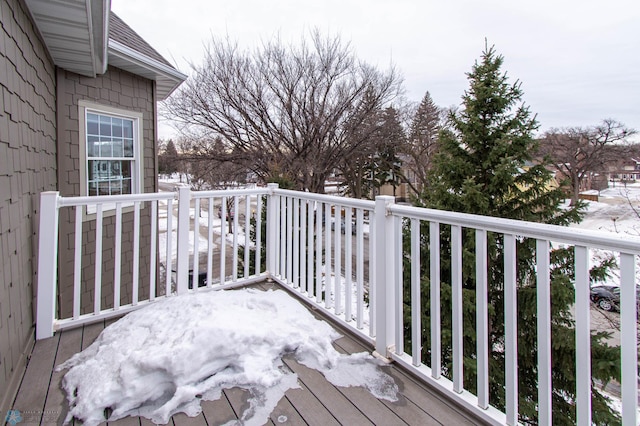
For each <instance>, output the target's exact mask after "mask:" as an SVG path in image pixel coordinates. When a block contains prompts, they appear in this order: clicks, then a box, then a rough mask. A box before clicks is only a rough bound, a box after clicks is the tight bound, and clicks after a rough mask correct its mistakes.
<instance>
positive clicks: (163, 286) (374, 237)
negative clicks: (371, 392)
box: [36, 185, 640, 425]
mask: <svg viewBox="0 0 640 426" xmlns="http://www.w3.org/2000/svg"><path fill="white" fill-rule="evenodd" d="M176 196H177V199H176ZM176 204H177V216H176V217H175V218H174V216H173V211H174V205H176ZM87 206H91V207H92V210H91V211H94V210H93V209H95V216H87V215H86V212H85V210H86V207H87ZM227 206H228V207H231V210H230V211H232V212H233V214H232V215H231V217H230V218H228V217H227V216H228V211H227V209H226V208H224V207H227ZM165 208H166V212H167V217H166V227H165V226H164V222H163V223H162V227H160V226H159V222H158V213H159V211H160V210H162V209H165ZM263 208H264V209H266V222H263V216H262V214H261V212H262V211H263ZM63 209H73V210H74V214H75V222H74V224H73V235H71V236H68V238H69V239H71V238H73V241H74V244H73V247H74V249H73V259H74V261H73V277H74V278H73V286H72V288H73V290H72V291H73V298H72V299H73V308H72V310H71V312H70V314H69V315H68V316H65V317H62V318H60V315H59V314H58V313H59V307H58V306H57V305H56V303H57V301H58V300H59V299H60V294H59V292H58V288H59V284H63V283H58V279H57V277H58V266H59V265H58V263H59V262H58V241H59V239H60V238H59V237H60V236H59V235H58V232H59V231H58V230H59V229H60V228H59V227H60V224H59V217H60V216H59V212H60V211H61V210H63ZM142 209H150V210H145V212H146V214H148V215H149V217H150V235H145V237H144V238H142V239H141V232H140V229H141V225H140V223H141V219H140V217H141V216H140V215H141V210H142ZM129 210H131V211H132V214H133V219H132V220H133V225H132V228H131V229H132V233H133V237H132V241H133V243H132V247H124V246H123V242H122V233H123V231H122V229H123V222H125V221H124V220H123V217H124V213H123V212H124V211H129ZM106 212H108V214H109V216H107V214H106ZM218 212H219V215H220V217H218V220H216V217H217V216H218ZM205 213H206V215H205ZM129 214H131V213H129ZM106 217H109V218H110V219H109V221H110V223H111V222H113V225H114V226H113V229H112V230H110V231H109V232H111V234H110V235H112V237H110V238H112V239H113V242H109V247H112V250H113V252H110V254H109V256H110V258H109V259H110V261H113V264H114V265H115V266H114V271H113V277H112V278H111V277H109V278H110V279H109V280H108V283H109V286H111V288H110V289H108V290H110V291H109V294H112V295H113V302H109V303H105V301H104V297H102V294H103V293H104V291H105V281H104V280H103V278H104V272H103V266H102V265H103V261H102V258H101V256H102V253H103V251H104V250H103V247H102V245H101V244H102V241H103V239H104V235H105V234H104V233H103V228H105V229H106V226H105V225H103V221H104V220H105V218H106ZM87 219H88V220H89V221H94V222H95V226H93V227H88V228H87V229H88V230H87V229H83V223H85V224H86V222H87ZM163 219H164V218H163ZM40 220H41V222H40V249H39V259H38V277H39V280H38V309H37V329H36V335H37V338H38V339H42V338H46V337H49V336H51V335H52V334H53V333H54V332H55V331H56V330H60V329H63V328H65V327H73V326H77V325H80V324H83V323H87V322H91V321H97V320H100V319H104V318H108V317H114V316H119V315H122V314H123V313H125V312H128V311H130V310H133V309H137V308H139V307H141V306H144V305H146V304H148V303H151V302H153V301H154V300H158V299H159V298H163V297H171V296H173V295H175V294H184V293H193V292H198V291H208V290H210V289H223V288H230V287H235V286H241V285H245V284H249V283H253V282H259V281H262V280H264V279H272V280H274V281H276V282H278V283H279V284H281V285H282V286H283V287H285V288H287V289H288V290H289V291H290V292H291V293H292V294H294V295H296V296H297V297H299V298H300V299H302V300H304V301H306V302H307V303H310V304H313V305H314V306H316V307H317V308H318V309H321V310H323V311H325V313H328V314H330V315H331V316H332V317H333V318H334V319H336V320H338V321H341V322H342V323H343V324H344V325H345V326H346V327H349V328H350V329H352V330H353V331H354V332H355V333H356V334H358V335H360V336H361V337H363V338H365V339H367V340H369V341H370V342H372V344H373V345H375V349H376V352H377V353H379V354H380V355H382V356H383V357H386V358H389V359H392V360H394V361H395V362H397V363H399V364H402V365H403V366H405V367H406V368H408V369H410V370H412V371H413V372H414V373H415V374H416V375H417V376H418V377H420V378H421V379H422V380H424V381H425V382H427V383H430V384H432V385H435V386H436V387H437V388H439V389H442V390H443V391H444V392H446V393H447V394H448V395H449V396H450V397H452V398H454V399H456V400H457V401H458V402H460V403H461V404H463V405H464V406H465V407H467V408H468V409H469V410H471V411H472V412H474V413H475V414H476V415H477V416H479V417H480V418H482V419H484V420H485V421H487V422H489V423H493V424H516V423H517V421H518V420H517V419H518V395H519V392H518V363H517V360H518V359H517V357H518V354H517V350H518V349H517V341H518V329H517V312H518V306H517V294H518V293H517V291H518V290H517V288H518V282H517V281H518V274H517V269H516V250H517V247H518V243H519V242H520V241H523V240H524V239H530V240H532V241H535V255H534V257H535V258H534V259H531V261H532V262H533V263H535V265H536V268H535V270H536V277H535V280H536V287H537V296H536V297H537V350H538V360H537V371H538V384H539V386H538V387H539V392H538V395H537V396H534V397H535V398H537V401H538V416H539V417H538V422H539V424H552V422H553V414H552V391H553V387H552V380H551V378H552V371H551V366H552V362H551V361H552V359H551V357H552V346H551V291H550V278H549V275H550V270H551V265H550V262H551V261H550V252H551V247H555V246H557V245H560V244H562V245H566V247H571V248H573V253H574V256H575V265H574V267H575V279H574V285H575V334H576V354H577V355H576V374H577V386H576V391H577V393H576V400H575V405H576V409H577V416H578V417H577V418H578V423H579V424H585V425H588V424H591V393H590V390H591V380H592V378H591V373H590V372H591V344H590V343H591V340H590V330H591V325H590V299H589V262H590V251H591V250H593V249H598V250H608V251H611V252H613V253H614V254H615V255H616V256H617V258H619V269H620V271H619V272H620V284H621V306H620V312H621V313H620V322H621V338H620V341H621V352H622V357H621V366H622V417H623V424H624V425H636V424H637V422H638V421H639V420H640V419H638V416H637V411H636V408H637V403H638V388H637V377H638V355H637V353H638V352H637V335H636V332H637V329H636V328H637V322H636V321H637V315H638V312H637V305H636V268H637V266H636V265H637V260H638V256H639V255H640V239H638V238H632V237H629V236H624V237H621V236H617V235H609V234H603V233H599V232H587V231H584V230H580V231H578V230H576V229H571V228H564V227H556V226H551V225H540V224H535V223H526V222H519V221H513V220H505V219H497V218H492V217H483V216H475V215H468V214H459V213H452V212H443V211H436V210H429V209H422V208H414V207H408V206H402V205H397V204H395V203H394V200H393V197H387V196H380V197H377V198H376V201H375V202H373V201H364V200H355V199H349V198H342V197H334V196H326V195H318V194H310V193H305V192H297V191H288V190H282V189H279V188H277V186H276V185H269V187H268V188H257V189H243V190H225V191H209V192H191V191H190V190H189V189H188V188H181V189H180V190H179V192H178V193H177V194H174V193H158V194H139V195H123V196H110V197H60V196H59V195H58V193H56V192H49V193H43V194H42V201H41V215H40ZM127 220H129V221H131V220H130V219H127ZM228 220H230V221H231V222H232V230H233V233H231V234H229V235H226V234H227V233H226V227H227V226H228ZM174 222H175V223H174ZM85 226H86V225H85ZM127 226H129V225H127ZM217 226H220V229H219V230H218V231H217ZM159 229H160V230H159ZM443 229H446V230H447V231H446V232H447V235H448V238H449V239H450V241H451V243H450V258H447V259H441V256H440V254H441V253H440V242H441V241H440V235H441V233H442V230H443ZM163 230H166V231H163ZM104 232H106V231H104ZM163 232H166V237H165V238H166V243H164V247H163V248H162V251H163V252H162V253H159V242H160V241H161V240H162V241H165V240H164V239H162V238H160V237H161V235H162V234H163ZM87 233H90V234H91V237H90V238H88V237H87ZM174 233H175V236H174ZM83 234H84V235H85V236H84V238H88V240H87V241H89V240H90V241H95V243H93V242H92V243H91V244H92V245H91V247H93V251H92V254H91V255H89V256H88V255H86V253H83V249H85V248H86V247H87V244H86V243H85V240H83ZM203 234H204V237H203ZM488 235H491V236H492V238H493V237H494V236H496V235H498V236H500V238H501V241H503V253H502V255H501V256H502V257H501V258H503V262H504V265H503V268H504V269H503V271H504V283H501V285H502V286H503V288H504V295H503V297H504V317H505V335H504V358H505V371H504V375H505V396H506V408H505V411H504V412H502V411H499V410H497V409H496V408H495V407H493V406H492V405H491V403H492V401H491V400H490V397H489V383H490V380H489V375H490V371H489V359H488V355H487V354H488V352H489V350H490V348H489V340H488V335H489V324H488V320H487V319H488V317H489V312H488V310H489V306H490V304H491V302H492V301H490V300H487V293H488V290H487V289H488V286H489V284H490V283H489V279H490V277H489V276H488V273H487V271H488V267H487V263H488V262H489V261H495V259H490V256H491V253H489V250H488V249H487V247H488V244H487V238H488ZM431 236H438V237H437V238H435V237H433V238H432V237H431ZM471 237H472V238H473V240H474V241H475V246H474V247H475V277H474V279H475V282H476V283H477V284H476V309H475V310H476V318H475V324H476V341H477V348H476V353H477V360H476V363H477V365H476V370H477V380H476V382H477V387H476V388H475V389H465V387H464V383H463V376H464V368H465V367H464V364H463V324H464V320H463V309H462V306H463V286H462V282H463V272H462V270H463V247H464V245H463V240H464V238H471ZM201 238H203V239H204V244H202V246H200V244H199V241H200V239H201ZM190 239H191V240H192V241H193V243H192V245H193V249H192V250H191V254H190V244H191V243H190ZM141 241H143V242H144V244H141ZM427 241H428V243H427ZM142 246H144V250H145V251H146V250H148V253H149V259H151V261H150V265H149V266H148V268H147V270H148V271H149V273H148V276H145V277H144V283H141V282H140V279H141V277H140V276H139V275H138V273H137V270H138V269H139V268H140V265H139V264H138V263H136V262H137V260H136V259H137V258H139V257H140V250H141V247H142ZM263 246H264V247H266V250H264V251H263V249H262V247H263ZM123 247H124V248H123ZM174 247H175V248H176V250H175V251H174V249H173V248H174ZM241 247H244V248H247V247H248V248H250V249H251V250H240V248H241ZM425 247H428V253H429V256H428V258H423V257H424V256H423V255H422V254H421V252H423V251H424V248H425ZM123 250H125V251H128V250H131V251H132V254H133V256H132V258H131V259H130V261H131V262H132V264H131V265H130V267H131V269H130V270H131V271H132V276H131V281H130V282H126V283H123V282H121V279H120V271H121V269H120V268H121V267H122V265H123V264H124V263H126V262H127V261H128V260H125V259H124V258H123V256H122V253H123ZM89 251H91V250H89ZM174 253H175V254H174ZM87 257H88V258H89V260H87ZM125 257H126V256H125ZM443 260H444V261H446V262H448V264H450V265H451V268H450V270H451V271H452V273H451V276H450V277H448V276H447V277H444V276H440V275H441V262H442V261H443ZM263 261H264V262H263ZM87 262H89V264H91V262H93V268H95V269H94V270H93V276H94V277H95V279H93V281H92V282H86V280H84V279H83V276H84V274H85V272H83V271H85V268H86V267H87V266H86V264H87ZM156 262H157V263H156ZM252 262H253V263H252ZM229 263H230V270H229V269H228V266H229V265H228V264H229ZM263 264H266V267H262V266H261V265H263ZM421 264H423V265H425V266H426V265H429V267H428V268H422V269H421ZM159 265H165V267H164V270H163V269H162V268H160V267H159ZM66 267H67V265H66V264H65V268H66ZM174 269H175V274H174V273H173V270H174ZM423 269H428V271H429V272H428V279H429V282H430V283H433V284H432V285H430V286H429V300H430V301H431V302H432V303H431V304H430V312H429V313H430V318H432V320H431V321H430V323H429V324H422V323H421V322H422V320H421V318H422V313H423V312H424V311H425V307H424V306H422V300H423V299H422V296H424V295H421V290H422V287H423V285H422V280H423V279H425V278H427V277H423V276H421V275H422V274H423V272H422V271H423ZM158 271H159V273H158ZM405 275H406V277H405ZM190 276H191V278H189V277H190ZM199 277H203V278H202V280H200V279H199ZM405 278H406V279H405ZM189 280H191V285H189ZM405 282H406V283H408V288H404V283H405ZM441 282H446V283H447V285H448V286H449V287H450V288H451V300H452V305H451V306H450V307H447V309H450V310H451V312H452V318H451V334H452V339H451V341H449V342H443V341H442V324H441V321H440V318H441V310H442V309H443V307H442V306H441V303H440V302H438V303H433V301H440V300H441V294H440V291H441V284H440V283H441ZM127 286H129V287H127ZM87 287H89V288H90V289H92V291H90V292H89V294H90V295H91V296H92V298H93V299H92V302H91V306H88V307H87V306H83V304H82V301H83V300H85V299H86V298H85V299H83V298H82V297H81V294H82V293H83V292H84V291H86V288H87ZM125 287H127V288H130V289H131V291H130V293H131V296H130V300H128V301H127V303H125V304H122V303H121V299H122V297H121V292H122V291H123V290H122V289H123V288H125ZM190 287H191V288H190ZM141 288H143V289H144V292H143V293H144V294H145V296H144V297H141V292H140V289H141ZM147 289H148V290H147ZM127 291H128V290H127ZM407 295H409V296H407ZM405 299H406V300H405ZM407 307H410V311H411V315H410V316H408V315H407V316H406V317H405V312H404V311H405V310H406V308H407ZM407 317H408V318H407ZM423 330H428V332H429V335H430V341H431V342H432V343H431V346H430V347H429V348H427V347H425V342H423V340H422V339H423V334H422V332H423ZM405 334H406V335H405ZM409 337H410V338H409ZM405 341H409V342H410V344H409V346H410V347H407V348H405ZM449 345H450V346H451V353H452V356H451V359H452V362H451V366H452V367H451V370H450V371H447V373H446V376H448V377H445V375H443V361H442V351H443V347H444V346H447V347H448V346H449ZM427 350H428V351H429V352H430V359H429V360H427V362H425V360H424V357H423V355H422V354H423V353H427V352H426V351H427Z"/></svg>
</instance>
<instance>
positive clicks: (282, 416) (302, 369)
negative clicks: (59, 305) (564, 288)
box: [13, 322, 480, 426]
mask: <svg viewBox="0 0 640 426" xmlns="http://www.w3.org/2000/svg"><path fill="white" fill-rule="evenodd" d="M108 324H109V322H106V323H105V322H101V323H98V324H92V325H88V326H85V327H82V328H77V329H73V330H67V331H63V332H59V333H56V335H55V336H54V337H52V338H50V339H46V340H41V341H38V342H37V343H36V345H35V347H34V349H33V352H32V354H31V358H30V360H29V363H28V366H27V370H26V372H25V375H24V378H23V380H22V384H21V387H20V390H19V391H18V395H17V397H16V400H15V402H14V404H13V409H14V410H19V411H20V414H21V417H22V421H21V422H20V423H19V424H18V425H19V426H21V425H26V424H42V425H54V424H57V425H60V424H62V422H63V421H64V419H65V417H66V414H67V411H68V406H67V404H66V397H65V394H64V392H63V391H62V389H61V388H60V382H61V379H62V376H63V375H64V372H56V371H54V368H55V366H57V365H58V364H60V363H62V362H64V361H65V360H67V359H68V358H70V357H71V356H72V355H73V354H74V353H76V352H79V351H81V350H82V349H84V348H86V347H87V346H89V345H90V344H91V343H92V342H93V341H94V340H95V339H96V337H97V336H98V335H99V334H100V332H101V331H102V330H103V329H104V327H105V326H106V325H108ZM334 346H335V347H336V349H337V350H339V351H341V352H343V353H355V352H362V351H367V352H370V351H371V348H367V347H365V346H364V345H363V344H362V343H360V342H359V341H357V340H356V339H354V338H352V337H349V336H345V337H342V338H340V339H338V340H336V341H335V342H334ZM283 361H284V364H285V365H286V366H287V367H288V368H289V369H291V371H293V372H295V373H296V374H297V375H298V382H299V384H300V388H299V389H290V390H289V391H287V393H286V394H285V397H284V398H282V399H281V400H280V402H279V403H278V405H277V407H276V408H275V410H274V411H273V412H272V413H271V417H270V420H269V422H267V424H269V425H274V426H275V425H280V424H286V425H323V426H324V425H373V424H375V425H406V424H409V425H465V424H467V425H470V424H480V423H479V422H478V421H475V420H473V419H471V418H470V417H468V416H467V415H466V414H464V413H462V412H460V411H458V410H457V409H456V408H455V407H453V406H451V405H449V404H448V403H447V402H445V401H444V400H443V399H442V398H441V397H439V396H438V395H436V394H434V393H433V392H432V391H431V390H429V389H428V388H426V387H425V386H423V385H422V384H420V383H418V382H417V381H416V380H414V379H413V378H412V377H410V376H409V375H407V374H406V373H405V372H403V371H401V370H400V369H399V368H397V367H395V366H393V365H391V366H385V367H382V368H383V369H384V370H385V371H386V372H387V373H388V374H390V375H391V376H392V377H393V378H394V380H395V382H396V383H397V385H398V387H399V389H400V398H399V400H398V401H397V402H394V403H391V402H388V401H385V400H379V399H376V398H375V397H374V396H372V395H371V394H370V393H369V392H368V391H367V390H366V389H363V388H357V387H350V388H343V387H336V386H334V385H332V384H331V383H329V382H328V381H327V380H326V379H325V378H324V376H323V375H322V374H321V373H319V372H318V371H316V370H313V369H310V368H307V367H306V366H304V365H301V364H299V363H298V362H296V361H295V359H293V358H292V357H284V359H283ZM247 398H248V393H247V392H246V391H244V390H241V389H238V388H235V389H231V390H225V391H224V392H223V396H222V398H220V399H219V400H217V401H205V402H203V403H202V413H201V414H200V415H198V416H196V417H188V416H186V415H185V414H177V415H174V416H173V418H172V419H171V422H172V423H173V425H175V426H182V425H208V426H212V425H220V424H224V423H226V422H229V421H233V420H235V419H238V416H240V415H241V414H242V412H243V411H244V409H245V408H246V407H247V406H248V403H247ZM109 424H118V425H139V426H145V425H153V423H151V421H149V420H147V419H145V418H138V417H128V418H124V419H121V420H118V421H116V422H109ZM238 424H240V423H238Z"/></svg>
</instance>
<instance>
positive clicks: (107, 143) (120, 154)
mask: <svg viewBox="0 0 640 426" xmlns="http://www.w3.org/2000/svg"><path fill="white" fill-rule="evenodd" d="M133 122H134V120H132V119H128V118H122V117H115V116H110V115H107V114H99V113H93V112H87V114H86V123H87V125H86V131H87V134H86V148H87V149H86V152H87V160H88V163H87V166H88V167H87V169H88V170H87V172H88V173H87V187H88V194H89V195H117V194H131V193H132V189H133V170H134V166H133V162H134V161H135V160H136V158H135V155H134V153H135V150H134V137H133V135H134V133H133V129H134V126H133Z"/></svg>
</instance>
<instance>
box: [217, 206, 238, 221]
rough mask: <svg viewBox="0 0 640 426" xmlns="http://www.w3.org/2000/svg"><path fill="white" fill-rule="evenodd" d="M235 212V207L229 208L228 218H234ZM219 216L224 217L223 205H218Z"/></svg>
mask: <svg viewBox="0 0 640 426" xmlns="http://www.w3.org/2000/svg"><path fill="white" fill-rule="evenodd" d="M234 214H235V211H234V209H228V210H227V213H226V219H233V215H234ZM218 218H219V219H222V207H218Z"/></svg>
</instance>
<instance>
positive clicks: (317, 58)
mask: <svg viewBox="0 0 640 426" xmlns="http://www.w3.org/2000/svg"><path fill="white" fill-rule="evenodd" d="M310 41H311V42H310V43H308V42H307V41H305V40H303V41H302V43H301V45H300V46H299V47H295V46H284V45H283V44H282V42H281V41H280V40H279V39H276V40H274V41H272V42H265V43H264V44H263V45H262V46H261V48H259V49H256V50H255V51H253V52H248V51H244V52H243V51H241V50H240V49H239V48H238V45H237V44H235V43H233V42H231V41H229V40H228V39H227V40H222V41H221V40H215V39H214V40H213V41H212V42H211V44H210V45H209V47H208V49H207V52H206V55H205V58H204V62H203V65H201V66H194V67H193V75H192V77H191V78H190V79H189V80H187V81H186V82H185V83H184V84H183V85H182V86H181V88H180V89H179V90H178V92H177V93H176V94H174V95H173V96H172V97H171V98H170V99H169V100H168V102H167V103H166V113H167V114H168V115H169V116H170V117H171V118H173V119H177V120H179V121H181V122H183V123H184V124H187V125H193V126H197V127H199V128H200V129H203V130H206V131H208V132H209V133H210V134H212V135H217V136H220V137H221V138H222V139H223V140H224V141H225V143H228V144H229V145H230V146H231V147H232V148H233V151H234V152H236V153H238V155H240V154H242V155H244V157H245V158H248V159H250V160H251V162H252V166H251V168H252V170H254V172H255V173H256V174H257V176H258V177H259V178H261V179H263V180H265V179H266V178H267V177H268V176H269V174H270V173H272V170H274V169H278V170H281V171H283V172H285V173H286V174H287V175H288V176H290V177H292V178H293V179H294V180H295V182H296V184H297V187H298V188H299V189H308V190H310V191H313V192H323V191H324V181H325V179H326V177H327V175H328V174H329V173H330V172H331V171H332V169H333V168H334V167H335V166H336V164H337V163H338V161H339V159H340V158H343V157H346V156H349V155H350V154H351V153H352V152H355V151H357V150H358V149H359V148H360V146H361V145H362V144H363V143H365V142H366V140H357V139H354V138H352V137H349V136H350V135H352V134H353V133H354V132H353V129H354V128H355V127H358V126H359V125H360V124H361V123H362V122H363V121H364V120H365V119H366V117H367V116H368V115H369V114H370V113H371V112H372V111H375V110H377V109H379V108H380V107H381V106H383V105H385V104H387V103H388V102H389V101H391V100H392V99H394V98H395V97H396V96H397V95H398V94H399V92H400V90H401V85H400V83H401V79H400V77H399V76H398V74H397V73H396V72H395V70H394V69H393V68H391V69H390V70H389V71H387V72H381V71H378V70H377V69H376V68H374V67H372V66H370V65H368V64H366V63H363V62H360V61H358V60H357V58H356V57H355V55H354V54H353V52H352V50H351V49H350V47H349V45H348V44H344V43H343V42H342V41H341V39H340V38H339V37H334V38H330V37H323V36H321V35H320V33H319V32H318V31H315V32H313V33H312V35H311V38H310ZM365 94H366V95H367V96H366V97H367V99H365Z"/></svg>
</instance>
